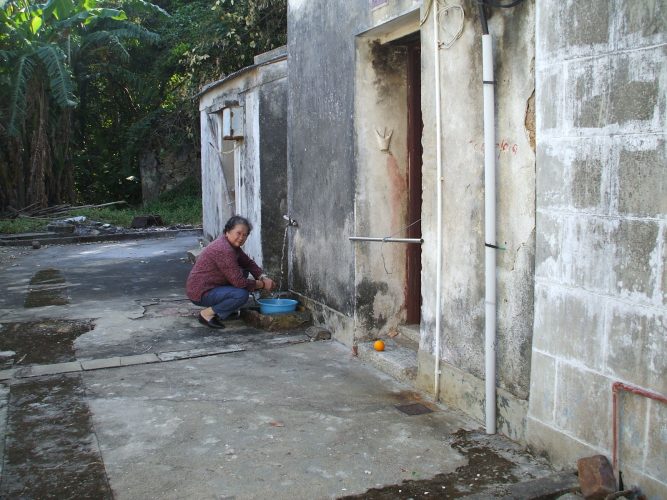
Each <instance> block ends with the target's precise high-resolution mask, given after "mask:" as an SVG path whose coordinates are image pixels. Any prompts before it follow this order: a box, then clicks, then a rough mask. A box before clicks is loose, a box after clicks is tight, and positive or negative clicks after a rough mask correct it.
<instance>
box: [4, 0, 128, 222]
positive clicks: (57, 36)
mask: <svg viewBox="0 0 667 500" xmlns="http://www.w3.org/2000/svg"><path fill="white" fill-rule="evenodd" d="M137 1H140V0H137ZM126 19H127V16H126V14H125V12H124V11H123V10H121V9H114V8H108V7H99V6H98V4H97V2H96V1H95V0H49V1H47V2H45V3H35V2H34V1H30V0H18V1H6V0H5V1H3V0H0V92H1V95H3V96H4V98H3V99H2V104H0V145H1V146H2V148H0V209H5V208H6V207H7V206H10V205H11V206H14V207H17V208H21V207H23V206H27V205H33V204H37V205H40V206H44V205H47V204H48V203H59V202H66V201H73V198H74V182H73V179H74V176H73V172H72V165H71V161H70V160H71V147H70V136H71V129H72V110H74V109H75V108H76V107H77V105H78V100H77V92H76V89H77V82H76V80H75V78H74V74H73V60H74V56H75V54H78V53H80V52H81V48H82V46H84V44H88V46H90V47H94V48H99V46H100V45H101V44H104V43H106V44H107V45H109V46H111V45H114V46H116V47H118V45H122V44H121V43H120V38H119V37H118V36H114V35H113V34H110V33H109V30H108V28H109V26H113V24H114V23H122V24H123V25H125V24H128V23H127V21H126ZM105 23H106V24H105ZM93 34H94V35H93ZM105 34H106V35H105ZM89 38H90V40H89Z"/></svg>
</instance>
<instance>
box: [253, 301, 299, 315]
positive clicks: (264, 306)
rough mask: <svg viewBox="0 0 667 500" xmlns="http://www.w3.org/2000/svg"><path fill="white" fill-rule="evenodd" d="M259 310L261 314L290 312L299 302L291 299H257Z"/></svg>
mask: <svg viewBox="0 0 667 500" xmlns="http://www.w3.org/2000/svg"><path fill="white" fill-rule="evenodd" d="M257 302H259V312H261V313H262V314H280V313H287V312H292V311H294V310H295V309H296V305H297V304H298V303H299V302H298V301H296V300H292V299H259V300H258V301H257Z"/></svg>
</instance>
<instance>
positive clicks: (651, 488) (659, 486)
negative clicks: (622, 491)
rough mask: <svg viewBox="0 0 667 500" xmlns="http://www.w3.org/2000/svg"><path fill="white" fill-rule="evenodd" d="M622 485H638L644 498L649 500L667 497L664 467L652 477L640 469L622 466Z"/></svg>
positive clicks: (659, 499) (661, 499)
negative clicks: (658, 473)
mask: <svg viewBox="0 0 667 500" xmlns="http://www.w3.org/2000/svg"><path fill="white" fill-rule="evenodd" d="M622 472H623V486H624V487H625V488H628V487H632V486H638V487H639V488H640V489H641V492H642V494H643V495H645V497H644V498H647V499H649V500H664V499H665V498H667V482H665V481H664V469H663V471H661V473H660V475H658V476H656V477H652V476H650V475H648V474H647V473H646V472H645V471H643V470H641V469H639V470H638V469H634V468H632V467H626V466H623V469H622Z"/></svg>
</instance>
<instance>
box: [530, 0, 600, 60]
mask: <svg viewBox="0 0 667 500" xmlns="http://www.w3.org/2000/svg"><path fill="white" fill-rule="evenodd" d="M537 6H538V8H537V32H538V33H539V36H538V40H539V41H540V44H539V45H538V50H537V52H538V55H540V56H541V57H548V58H566V57H582V56H589V55H592V54H595V53H596V52H601V51H604V49H605V48H606V47H607V46H608V44H609V41H610V36H609V31H610V30H609V27H610V23H611V22H612V17H611V16H610V8H609V5H608V2H587V3H586V4H583V5H582V3H581V2H561V1H558V0H542V1H540V2H538V3H537Z"/></svg>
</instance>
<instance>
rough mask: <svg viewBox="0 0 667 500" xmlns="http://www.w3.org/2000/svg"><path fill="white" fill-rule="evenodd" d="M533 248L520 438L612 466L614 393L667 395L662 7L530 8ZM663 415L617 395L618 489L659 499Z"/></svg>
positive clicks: (620, 2) (601, 2) (558, 455)
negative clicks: (526, 398) (634, 390)
mask: <svg viewBox="0 0 667 500" xmlns="http://www.w3.org/2000/svg"><path fill="white" fill-rule="evenodd" d="M536 38H537V48H536V49H537V50H536V110H537V227H536V231H537V248H536V270H535V275H536V276H535V325H534V338H533V355H532V369H531V389H530V407H529V418H528V430H527V438H528V441H529V443H530V444H531V445H532V446H534V447H535V448H536V449H538V450H540V451H545V452H547V453H548V454H549V455H550V456H551V458H552V459H553V460H555V461H556V462H559V463H561V464H564V465H570V466H573V465H574V462H575V460H576V459H577V458H579V457H580V456H585V455H591V454H595V453H602V454H605V455H607V456H608V457H610V458H611V450H612V391H611V387H612V383H613V382H614V381H616V380H620V381H623V382H626V383H630V384H633V385H637V386H639V387H642V388H645V389H649V390H651V391H655V392H658V393H662V394H667V356H665V352H666V351H667V349H666V348H667V334H666V333H667V314H666V312H667V310H666V308H665V289H666V288H667V287H666V286H665V285H666V283H667V272H666V271H665V254H666V251H667V230H666V229H667V222H666V216H667V190H666V189H665V187H666V183H667V167H666V165H667V161H666V154H665V150H666V148H665V122H666V117H667V112H666V108H667V103H666V97H665V96H666V94H667V92H666V91H667V63H666V61H667V57H665V56H666V54H665V52H666V48H667V46H666V42H667V11H666V10H665V9H664V2H661V1H660V0H642V1H636V0H595V1H593V0H591V1H587V2H581V1H574V0H567V1H562V0H541V1H540V2H537V30H536ZM666 428H667V408H666V407H665V405H663V404H660V403H658V402H653V401H649V400H647V399H644V398H642V397H639V396H634V395H628V394H625V395H623V396H622V398H621V405H620V429H621V446H620V464H621V467H620V469H621V471H622V472H623V477H624V480H625V484H626V486H627V485H632V484H639V485H640V486H641V487H642V489H643V490H644V491H645V492H647V493H649V495H651V496H652V497H654V498H666V497H667V482H665V481H666V480H665V475H664V472H665V471H666V470H667V432H666V430H665V429H666Z"/></svg>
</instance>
